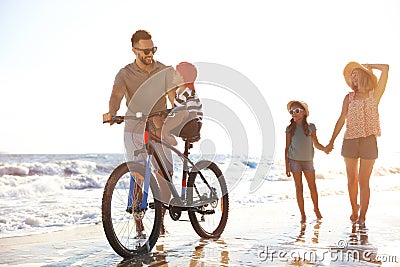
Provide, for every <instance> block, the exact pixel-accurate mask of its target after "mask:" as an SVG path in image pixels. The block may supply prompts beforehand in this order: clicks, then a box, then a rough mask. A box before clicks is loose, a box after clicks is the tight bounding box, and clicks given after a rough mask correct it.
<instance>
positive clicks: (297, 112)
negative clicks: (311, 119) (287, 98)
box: [289, 108, 303, 115]
mask: <svg viewBox="0 0 400 267" xmlns="http://www.w3.org/2000/svg"><path fill="white" fill-rule="evenodd" d="M300 111H303V109H301V108H295V109H291V110H289V113H290V115H292V114H293V113H296V114H299V113H300Z"/></svg>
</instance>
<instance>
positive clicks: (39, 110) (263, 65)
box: [0, 0, 400, 157]
mask: <svg viewBox="0 0 400 267" xmlns="http://www.w3.org/2000/svg"><path fill="white" fill-rule="evenodd" d="M399 14H400V2H399V1H397V0H388V1H385V0H356V1H351V0H335V1H320V0H303V1H298V0H275V1H209V0H205V1H151V2H147V1H131V0H129V1H125V0H122V1H102V0H96V1H94V0H85V1H80V0H47V1H46V0H35V1H31V0H0V40H1V41H0V114H1V116H2V119H1V126H0V127H1V130H0V152H2V153H123V151H124V150H123V135H122V132H123V126H122V125H116V126H114V125H113V126H112V127H110V126H109V125H103V124H102V114H103V113H105V112H107V111H108V101H109V97H110V94H111V89H112V85H113V82H114V78H115V75H116V74H117V72H118V71H119V70H120V69H121V68H122V67H124V66H125V65H127V64H129V63H131V62H133V60H134V54H133V52H132V51H131V43H130V38H131V36H132V34H133V33H134V32H135V31H136V30H138V29H145V30H148V31H149V32H150V33H151V34H152V36H153V41H154V43H155V45H156V46H157V47H158V51H157V53H156V54H155V59H157V60H159V61H160V62H163V63H164V64H166V65H176V64H177V63H178V62H180V61H190V62H210V63H216V64H220V65H223V66H227V67H229V68H232V69H234V70H236V71H237V72H239V73H241V74H242V75H244V76H245V77H247V78H248V79H249V80H250V81H251V82H252V83H253V84H254V85H255V86H256V87H257V88H258V90H259V91H260V92H261V94H262V96H263V97H264V99H265V101H266V103H267V105H268V106H267V107H265V109H266V110H268V109H269V110H270V112H271V113H272V117H273V126H274V127H273V129H271V132H273V133H274V135H272V136H273V139H274V140H273V141H274V142H275V150H276V151H275V154H276V155H277V156H278V157H280V156H282V157H283V150H284V138H285V133H284V131H285V127H286V126H287V125H288V123H289V120H290V116H289V114H288V112H287V110H286V103H287V102H288V101H290V100H292V99H299V100H303V101H306V102H307V103H308V105H309V109H310V117H309V121H310V122H313V123H314V124H315V125H316V127H317V135H318V138H319V140H320V142H321V143H322V144H327V143H328V141H329V139H330V136H331V134H332V131H333V128H334V125H335V122H336V120H337V118H338V116H339V113H340V110H341V105H342V101H343V98H344V96H345V95H346V93H347V92H348V91H349V89H348V87H347V86H346V84H345V81H344V79H343V75H342V71H343V68H344V66H345V65H346V63H347V62H349V61H358V62H360V63H386V64H389V65H390V72H389V80H388V84H387V88H386V92H385V94H384V95H383V98H382V100H381V103H380V107H379V108H380V115H381V127H382V137H380V139H379V141H378V142H379V147H380V151H386V150H388V151H392V152H400V145H399V142H398V134H397V128H398V127H397V120H398V112H396V107H397V106H398V103H399V101H398V99H399V97H400V91H399V85H400V73H399V72H400V67H399V66H400V53H399V50H398V48H399V47H400V29H399V28H400V26H399V25H400V16H399ZM377 74H379V73H377ZM213 90H216V91H218V90H222V91H223V89H221V88H211V89H209V90H206V89H204V92H198V94H199V96H200V97H202V94H203V96H204V97H210V98H212V97H214V98H216V100H217V101H221V103H224V104H225V105H227V106H230V107H231V108H232V110H235V111H237V112H238V114H239V117H240V118H241V119H240V122H238V123H240V124H242V125H243V126H244V127H245V128H246V129H247V131H248V135H247V139H248V140H247V142H248V143H249V146H250V148H251V150H252V149H255V151H256V150H257V149H258V146H259V145H258V143H257V142H258V141H257V140H258V139H257V134H258V133H257V120H258V119H260V117H259V116H258V115H257V114H252V113H251V109H252V107H251V106H247V107H246V106H245V107H244V108H238V107H239V106H240V102H241V101H243V99H241V98H240V97H236V98H235V96H232V97H224V96H223V95H224V94H223V93H222V94H221V91H219V92H214V91H213ZM229 99H230V100H229ZM121 106H124V102H122V104H121ZM123 111H124V109H123V108H122V109H121V112H120V113H121V115H123ZM246 114H247V115H246ZM243 116H244V117H243ZM252 116H253V117H252ZM210 125H211V123H210ZM216 127H217V126H216ZM254 127H255V128H254ZM205 129H206V130H205V132H204V135H203V136H204V137H205V139H207V138H208V139H209V140H211V139H212V140H216V141H215V143H214V145H216V146H218V150H219V149H221V151H224V150H226V151H229V149H230V148H229V142H227V143H225V145H222V143H224V140H225V139H224V138H222V139H218V138H221V135H220V134H215V133H217V132H220V130H221V129H215V130H213V127H206V128H205ZM343 132H344V131H342V134H343ZM342 134H341V135H342ZM339 139H341V138H340V136H339V137H338V139H337V140H338V141H336V143H335V147H336V149H335V150H334V152H335V153H339V152H340V144H341V142H340V141H339ZM244 142H246V140H244Z"/></svg>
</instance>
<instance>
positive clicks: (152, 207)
mask: <svg viewBox="0 0 400 267" xmlns="http://www.w3.org/2000/svg"><path fill="white" fill-rule="evenodd" d="M149 208H150V209H152V210H154V208H155V205H154V202H150V203H149Z"/></svg>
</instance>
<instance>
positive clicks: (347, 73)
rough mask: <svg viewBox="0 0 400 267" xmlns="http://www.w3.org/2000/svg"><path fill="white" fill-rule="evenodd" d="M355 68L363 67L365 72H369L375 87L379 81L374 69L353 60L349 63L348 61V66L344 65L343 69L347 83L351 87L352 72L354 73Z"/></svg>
mask: <svg viewBox="0 0 400 267" xmlns="http://www.w3.org/2000/svg"><path fill="white" fill-rule="evenodd" d="M354 69H361V70H363V71H364V72H365V73H367V74H368V75H369V76H370V77H371V80H372V88H375V87H376V85H377V83H378V79H377V78H376V76H375V74H374V73H373V72H372V70H370V69H368V68H367V67H365V66H364V65H361V64H359V63H357V62H354V61H351V62H349V63H347V65H346V67H344V70H343V76H344V79H345V80H346V83H347V85H348V86H349V87H351V74H352V73H353V70H354Z"/></svg>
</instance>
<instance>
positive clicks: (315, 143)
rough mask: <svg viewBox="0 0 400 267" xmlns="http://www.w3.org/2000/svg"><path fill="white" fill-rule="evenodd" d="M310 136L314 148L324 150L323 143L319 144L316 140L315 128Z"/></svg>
mask: <svg viewBox="0 0 400 267" xmlns="http://www.w3.org/2000/svg"><path fill="white" fill-rule="evenodd" d="M311 137H312V141H313V144H314V146H315V148H316V149H319V150H322V151H324V152H325V149H326V148H325V147H324V146H323V145H321V144H320V142H319V141H318V137H317V130H315V131H312V133H311Z"/></svg>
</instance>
